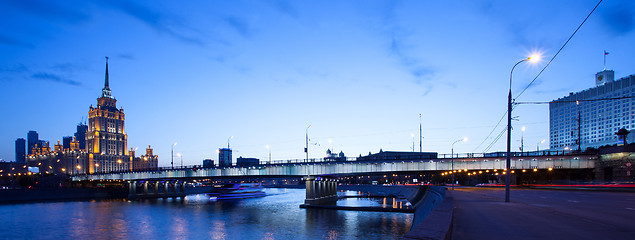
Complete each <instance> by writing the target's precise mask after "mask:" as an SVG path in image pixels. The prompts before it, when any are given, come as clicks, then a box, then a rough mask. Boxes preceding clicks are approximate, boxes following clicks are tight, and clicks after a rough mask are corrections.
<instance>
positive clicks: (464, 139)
mask: <svg viewBox="0 0 635 240" xmlns="http://www.w3.org/2000/svg"><path fill="white" fill-rule="evenodd" d="M465 141H467V138H466V137H464V138H461V139H459V140H456V141H454V142H453V143H452V155H451V156H450V158H451V159H452V190H454V144H455V143H458V142H465Z"/></svg>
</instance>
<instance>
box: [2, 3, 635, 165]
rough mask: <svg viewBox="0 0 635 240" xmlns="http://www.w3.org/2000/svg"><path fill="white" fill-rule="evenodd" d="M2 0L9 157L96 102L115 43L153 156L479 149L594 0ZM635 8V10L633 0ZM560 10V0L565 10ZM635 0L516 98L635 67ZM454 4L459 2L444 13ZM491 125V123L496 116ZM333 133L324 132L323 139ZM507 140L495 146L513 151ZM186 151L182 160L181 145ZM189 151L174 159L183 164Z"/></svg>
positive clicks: (526, 109)
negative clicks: (32, 134)
mask: <svg viewBox="0 0 635 240" xmlns="http://www.w3.org/2000/svg"><path fill="white" fill-rule="evenodd" d="M144 4H145V3H144V2H125V1H97V2H93V3H89V2H82V1H70V2H63V3H52V2H45V1H42V2H40V1H34V2H29V3H25V2H21V1H9V2H3V3H0V6H2V7H3V8H5V9H10V10H11V11H6V12H8V14H7V15H5V16H2V17H1V18H3V20H4V21H3V22H5V24H7V25H10V26H5V29H7V31H6V32H4V33H0V48H1V49H2V51H3V53H5V54H3V56H2V57H1V58H0V86H1V87H0V89H1V90H0V96H1V99H2V101H3V102H4V103H5V104H2V109H0V110H1V111H2V112H3V113H10V114H3V115H4V117H3V119H2V125H3V126H4V128H3V131H2V133H1V134H0V158H1V159H4V160H5V161H13V160H14V157H13V154H14V151H15V149H14V141H15V139H17V138H26V133H27V132H28V131H29V130H35V131H37V132H38V133H39V134H40V138H41V139H45V140H48V141H50V142H51V144H54V143H55V142H56V141H57V140H61V139H62V137H64V136H71V135H72V134H73V133H74V132H75V126H76V124H77V123H79V122H80V121H81V120H82V119H86V118H87V117H86V116H87V114H88V108H89V106H90V105H93V106H94V105H96V99H97V98H98V97H99V95H100V92H101V88H102V87H103V81H104V68H105V59H104V56H109V57H110V63H109V65H110V66H109V68H110V69H109V72H110V88H111V90H112V95H113V96H114V97H115V98H116V99H117V100H118V107H123V108H124V112H125V113H126V118H127V119H126V133H127V134H128V146H129V148H130V147H132V148H135V147H138V148H139V149H138V150H137V151H138V152H139V151H142V152H143V149H145V147H146V146H147V145H151V146H152V147H153V148H154V150H155V153H156V154H157V155H159V166H168V165H169V163H170V147H171V146H172V144H173V143H174V142H178V144H177V146H175V147H174V150H175V151H174V152H175V162H177V159H178V158H177V156H176V153H181V154H182V155H183V161H184V162H185V165H192V164H196V165H200V164H202V161H203V159H205V158H211V159H214V160H215V162H218V155H217V153H216V150H217V149H218V148H221V147H225V146H227V144H228V142H227V141H228V139H229V138H231V137H232V136H234V137H233V139H231V147H232V148H233V149H234V153H233V156H234V158H237V157H239V156H243V157H256V158H260V159H261V161H266V160H268V156H269V149H268V148H266V146H269V147H270V150H271V155H272V159H273V160H284V159H303V158H304V152H303V149H304V145H305V139H304V138H305V129H306V128H307V127H308V126H309V125H311V126H312V127H311V129H309V130H308V133H309V137H310V138H311V142H313V143H318V144H319V146H317V145H311V146H309V154H310V157H311V158H318V157H324V155H325V152H326V149H327V148H329V145H330V146H331V147H332V148H333V150H334V151H335V152H339V151H343V152H344V153H345V154H346V156H349V157H356V156H358V155H359V154H361V155H366V154H368V152H372V153H376V152H378V151H379V150H380V149H383V150H384V151H411V150H412V149H411V147H412V146H413V140H412V139H413V138H412V137H411V134H414V135H415V137H414V138H415V143H414V146H415V150H418V145H419V143H418V141H417V140H418V139H417V138H418V133H419V114H422V128H423V129H422V130H423V137H424V140H423V151H436V152H439V153H449V152H450V145H451V144H452V142H454V141H455V140H457V139H461V138H463V137H468V138H469V141H468V142H463V143H458V144H456V145H455V147H454V151H455V153H456V152H460V153H464V152H479V151H482V149H484V148H485V146H487V145H488V144H489V143H490V142H491V141H492V139H488V140H486V141H485V143H484V144H483V145H484V146H481V147H479V148H477V146H478V145H479V144H480V143H481V142H482V141H483V139H484V138H485V137H486V136H487V135H488V133H489V132H490V131H492V128H493V127H494V126H495V125H496V123H497V122H498V120H499V119H500V118H501V117H502V116H503V114H504V113H505V110H506V96H507V89H508V87H509V85H508V84H509V83H508V80H509V71H510V70H511V67H512V66H513V64H514V63H516V62H517V61H519V60H521V59H523V58H525V57H527V56H528V55H530V54H531V53H533V52H536V51H537V52H540V53H542V58H543V61H542V62H540V63H538V64H536V65H531V64H523V65H519V66H518V67H517V68H516V70H515V71H514V83H513V87H512V91H513V95H514V96H516V95H517V94H518V93H519V92H520V91H521V90H522V89H523V88H524V87H525V86H526V85H527V84H528V83H529V82H530V81H531V80H532V79H533V78H534V77H535V76H536V74H537V73H538V72H539V71H540V69H542V67H543V66H544V64H546V60H548V59H550V58H551V57H552V56H553V54H555V52H556V51H557V50H558V49H559V48H560V47H561V45H562V44H563V43H564V42H565V41H566V39H567V38H568V37H569V36H570V34H571V33H572V32H573V31H574V30H575V28H576V27H577V26H578V25H579V24H580V22H581V21H582V20H583V19H584V17H586V15H587V14H588V13H589V12H590V11H591V9H593V7H594V6H595V4H597V1H573V2H568V3H564V2H559V3H558V4H554V3H551V2H549V1H539V2H532V3H508V2H503V1H495V2H488V3H472V2H453V3H447V2H414V1H413V2H398V3H394V2H388V1H386V2H384V1H372V2H366V1H365V2H361V1H359V2H344V3H342V2H336V1H334V2H326V3H325V2H313V1H312V2H301V3H296V2H284V1H264V2H255V3H254V2H231V3H227V2H212V3H210V2H197V3H193V4H191V5H187V4H173V3H171V2H167V1H166V2H159V3H156V5H152V6H151V5H144ZM629 6H630V7H629ZM564 7H566V10H565V11H563V10H562V8H564ZM631 9H635V4H634V3H632V2H628V1H613V2H608V1H607V2H603V3H602V4H600V6H599V7H598V9H597V10H596V12H595V13H594V14H593V15H592V16H591V17H590V18H589V20H588V21H587V23H585V25H584V26H582V28H581V29H580V31H579V32H578V33H577V34H576V36H575V37H574V38H573V39H572V40H571V42H570V43H569V45H567V47H565V48H564V50H563V51H562V52H561V53H560V55H559V56H558V58H556V59H555V60H554V62H553V63H552V64H551V65H550V66H549V68H547V70H546V71H545V72H544V73H543V74H542V75H541V76H540V77H539V78H538V80H537V82H536V83H535V85H533V86H532V87H531V88H529V89H528V90H527V92H525V93H524V94H523V95H522V96H521V97H520V98H519V99H518V101H551V100H554V99H558V98H560V97H563V96H566V95H567V94H568V93H569V92H578V91H581V90H584V89H587V88H590V87H593V86H594V74H595V73H596V72H598V71H601V70H602V68H603V54H604V52H603V51H607V52H609V53H610V54H609V55H608V56H607V68H608V69H613V70H615V78H616V79H619V78H622V77H625V76H628V75H631V74H635V66H633V64H632V63H630V62H629V60H630V59H629V56H632V55H633V53H634V52H635V46H633V45H632V44H629V43H630V41H629V40H631V39H633V37H634V35H635V31H633V29H634V28H635V18H634V14H633V10H631ZM446 13H452V14H446ZM514 116H519V121H514V122H513V125H514V131H513V133H512V134H513V136H512V151H514V150H518V147H519V144H520V137H521V133H520V130H521V127H522V126H525V127H526V131H525V132H524V141H525V149H526V150H527V149H528V150H533V149H535V148H536V144H538V143H539V142H540V141H541V140H542V139H546V141H545V143H543V144H541V145H540V147H541V149H546V148H548V146H549V123H548V117H549V113H548V107H547V105H520V106H519V107H518V108H516V109H515V110H514ZM503 128H504V124H502V125H501V126H499V127H498V128H497V129H496V130H495V131H494V133H493V134H492V136H491V138H494V137H495V136H496V135H497V134H498V133H499V132H500V131H501V130H502V129H503ZM329 142H332V144H329ZM504 149H505V141H504V139H503V140H499V141H498V142H497V143H496V144H495V145H494V146H493V147H492V148H491V150H490V151H489V152H492V151H503V150H504ZM179 160H180V159H179ZM178 162H179V163H180V161H178Z"/></svg>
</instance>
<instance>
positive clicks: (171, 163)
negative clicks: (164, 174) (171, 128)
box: [170, 142, 177, 168]
mask: <svg viewBox="0 0 635 240" xmlns="http://www.w3.org/2000/svg"><path fill="white" fill-rule="evenodd" d="M176 144H177V142H174V144H172V152H171V153H170V155H171V156H172V161H171V162H170V165H172V168H174V146H176Z"/></svg>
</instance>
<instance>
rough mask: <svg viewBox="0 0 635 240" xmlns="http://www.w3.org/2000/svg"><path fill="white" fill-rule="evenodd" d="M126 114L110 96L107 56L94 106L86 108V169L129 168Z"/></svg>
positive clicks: (92, 170) (122, 169) (126, 169)
mask: <svg viewBox="0 0 635 240" xmlns="http://www.w3.org/2000/svg"><path fill="white" fill-rule="evenodd" d="M124 120H125V114H124V113H123V108H119V109H117V100H116V99H115V98H114V97H112V95H111V91H110V87H109V79H108V59H106V76H105V84H104V88H103V89H102V91H101V97H99V98H97V107H93V106H92V105H91V106H90V110H89V111H88V131H87V133H86V147H87V150H88V166H87V168H88V172H89V173H94V172H118V171H129V170H132V159H131V158H130V157H129V156H128V151H127V147H128V139H127V138H128V136H127V134H126V133H125V131H124Z"/></svg>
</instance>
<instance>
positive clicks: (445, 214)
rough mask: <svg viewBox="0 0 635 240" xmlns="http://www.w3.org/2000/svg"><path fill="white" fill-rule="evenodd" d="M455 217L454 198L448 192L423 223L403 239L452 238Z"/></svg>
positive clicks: (437, 239) (438, 239) (447, 239)
mask: <svg viewBox="0 0 635 240" xmlns="http://www.w3.org/2000/svg"><path fill="white" fill-rule="evenodd" d="M453 218H454V198H453V197H452V196H451V194H446V196H445V198H444V199H443V201H442V202H441V203H439V205H437V206H436V207H435V208H434V209H433V210H432V212H430V214H429V215H428V216H427V217H426V218H425V219H424V220H423V221H422V222H421V223H419V224H417V225H416V226H414V227H413V228H412V229H411V230H410V231H409V232H408V233H406V235H404V236H403V238H402V239H404V240H411V239H428V240H429V239H436V240H440V239H444V240H449V239H452V221H453Z"/></svg>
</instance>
